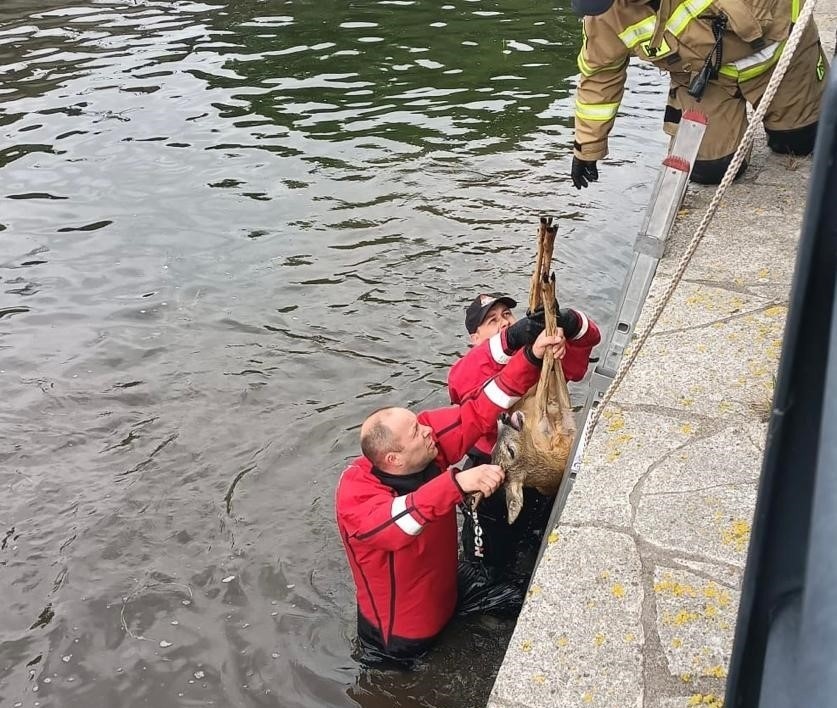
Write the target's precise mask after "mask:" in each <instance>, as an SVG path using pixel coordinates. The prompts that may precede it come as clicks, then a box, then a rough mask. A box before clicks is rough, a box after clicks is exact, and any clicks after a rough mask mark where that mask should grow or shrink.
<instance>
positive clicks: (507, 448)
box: [506, 445, 514, 459]
mask: <svg viewBox="0 0 837 708" xmlns="http://www.w3.org/2000/svg"><path fill="white" fill-rule="evenodd" d="M506 452H507V453H509V457H511V459H514V448H513V447H512V446H511V445H506Z"/></svg>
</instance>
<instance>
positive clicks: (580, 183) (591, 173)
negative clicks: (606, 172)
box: [570, 156, 599, 189]
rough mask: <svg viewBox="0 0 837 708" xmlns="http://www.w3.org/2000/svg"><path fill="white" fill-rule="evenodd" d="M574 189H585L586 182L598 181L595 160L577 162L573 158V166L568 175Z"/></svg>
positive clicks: (576, 159)
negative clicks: (571, 179) (570, 177)
mask: <svg viewBox="0 0 837 708" xmlns="http://www.w3.org/2000/svg"><path fill="white" fill-rule="evenodd" d="M570 174H571V175H572V178H573V185H574V186H575V188H576V189H581V188H582V187H586V186H587V184H588V182H598V181H599V170H598V168H597V167H596V161H595V160H579V159H578V158H577V157H575V156H573V166H572V171H571V173H570Z"/></svg>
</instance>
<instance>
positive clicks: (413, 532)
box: [392, 494, 424, 536]
mask: <svg viewBox="0 0 837 708" xmlns="http://www.w3.org/2000/svg"><path fill="white" fill-rule="evenodd" d="M405 512H407V495H406V494H405V495H404V496H402V497H395V499H393V500H392V518H393V519H394V520H395V523H396V524H397V525H398V528H400V529H401V530H402V531H403V532H404V533H407V534H410V536H418V535H419V534H420V533H421V532H422V529H423V528H424V527H423V526H422V525H421V524H420V523H419V522H418V521H416V520H415V519H414V518H413V517H412V516H410V514H409V513H405ZM399 514H401V515H402V516H399Z"/></svg>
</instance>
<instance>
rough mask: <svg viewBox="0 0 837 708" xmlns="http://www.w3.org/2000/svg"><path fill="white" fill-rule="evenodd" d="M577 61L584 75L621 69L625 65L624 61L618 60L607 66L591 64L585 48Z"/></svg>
mask: <svg viewBox="0 0 837 708" xmlns="http://www.w3.org/2000/svg"><path fill="white" fill-rule="evenodd" d="M576 63H577V64H578V70H579V71H580V72H581V74H582V75H583V76H592V75H593V74H598V73H599V72H602V71H613V70H614V69H621V68H622V67H623V66H625V62H624V61H618V62H615V63H613V64H608V65H607V66H598V67H593V66H590V65H589V64H588V63H587V60H586V59H585V58H584V50H583V49H582V50H581V51H580V52H579V53H578V60H577V62H576Z"/></svg>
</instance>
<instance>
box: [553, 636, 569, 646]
mask: <svg viewBox="0 0 837 708" xmlns="http://www.w3.org/2000/svg"><path fill="white" fill-rule="evenodd" d="M555 643H556V644H557V645H558V646H559V647H562V648H563V647H565V646H567V644H569V643H570V640H569V639H567V635H566V634H562V635H561V636H560V637H558V640H557V641H556V642H555Z"/></svg>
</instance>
